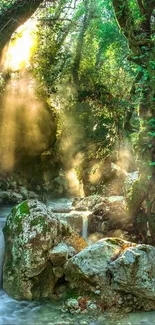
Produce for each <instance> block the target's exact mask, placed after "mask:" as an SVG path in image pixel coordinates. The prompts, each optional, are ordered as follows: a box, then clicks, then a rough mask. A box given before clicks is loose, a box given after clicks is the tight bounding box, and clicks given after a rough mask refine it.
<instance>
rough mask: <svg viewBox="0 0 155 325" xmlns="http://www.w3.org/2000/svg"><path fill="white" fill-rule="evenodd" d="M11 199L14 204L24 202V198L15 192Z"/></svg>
mask: <svg viewBox="0 0 155 325" xmlns="http://www.w3.org/2000/svg"><path fill="white" fill-rule="evenodd" d="M10 199H11V202H12V203H19V202H21V201H22V200H23V196H22V195H21V194H20V193H16V192H13V193H12V194H11V198H10Z"/></svg>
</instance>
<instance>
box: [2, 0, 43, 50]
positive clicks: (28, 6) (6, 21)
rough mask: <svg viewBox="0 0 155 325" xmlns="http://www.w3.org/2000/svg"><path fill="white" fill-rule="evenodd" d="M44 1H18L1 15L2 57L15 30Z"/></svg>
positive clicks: (7, 7)
mask: <svg viewBox="0 0 155 325" xmlns="http://www.w3.org/2000/svg"><path fill="white" fill-rule="evenodd" d="M42 2H43V0H16V1H15V2H14V3H13V4H9V5H8V6H6V7H5V8H4V9H2V11H1V13H0V55H1V53H2V50H3V48H4V46H5V45H6V44H7V43H8V42H9V40H10V38H11V36H12V34H13V33H14V32H15V30H16V29H17V28H18V27H19V26H21V25H22V24H24V23H25V22H26V21H27V20H28V19H29V18H30V17H31V16H32V15H33V13H34V12H35V11H36V9H37V8H38V7H39V5H40V4H41V3H42Z"/></svg>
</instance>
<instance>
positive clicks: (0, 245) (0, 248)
mask: <svg viewBox="0 0 155 325" xmlns="http://www.w3.org/2000/svg"><path fill="white" fill-rule="evenodd" d="M3 224H4V223H3V222H1V220H0V288H1V287H2V269H3V257H4V245H5V244H4V235H3V231H2V228H3Z"/></svg>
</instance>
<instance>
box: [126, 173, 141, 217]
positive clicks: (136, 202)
mask: <svg viewBox="0 0 155 325" xmlns="http://www.w3.org/2000/svg"><path fill="white" fill-rule="evenodd" d="M145 193H146V188H145V186H144V183H143V182H142V180H141V179H137V180H136V181H135V182H134V183H133V185H132V187H131V190H130V194H129V198H128V199H127V209H128V212H129V216H130V217H134V216H135V215H137V214H138V212H139V209H140V207H141V204H142V202H143V201H144V198H145Z"/></svg>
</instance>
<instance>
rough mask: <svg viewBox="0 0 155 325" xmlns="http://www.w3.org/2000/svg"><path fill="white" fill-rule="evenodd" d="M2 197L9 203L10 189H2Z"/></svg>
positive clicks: (0, 194) (0, 195)
mask: <svg viewBox="0 0 155 325" xmlns="http://www.w3.org/2000/svg"><path fill="white" fill-rule="evenodd" d="M0 199H1V200H2V202H3V203H5V202H6V203H8V202H9V201H10V192H9V191H7V192H6V191H0Z"/></svg>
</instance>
